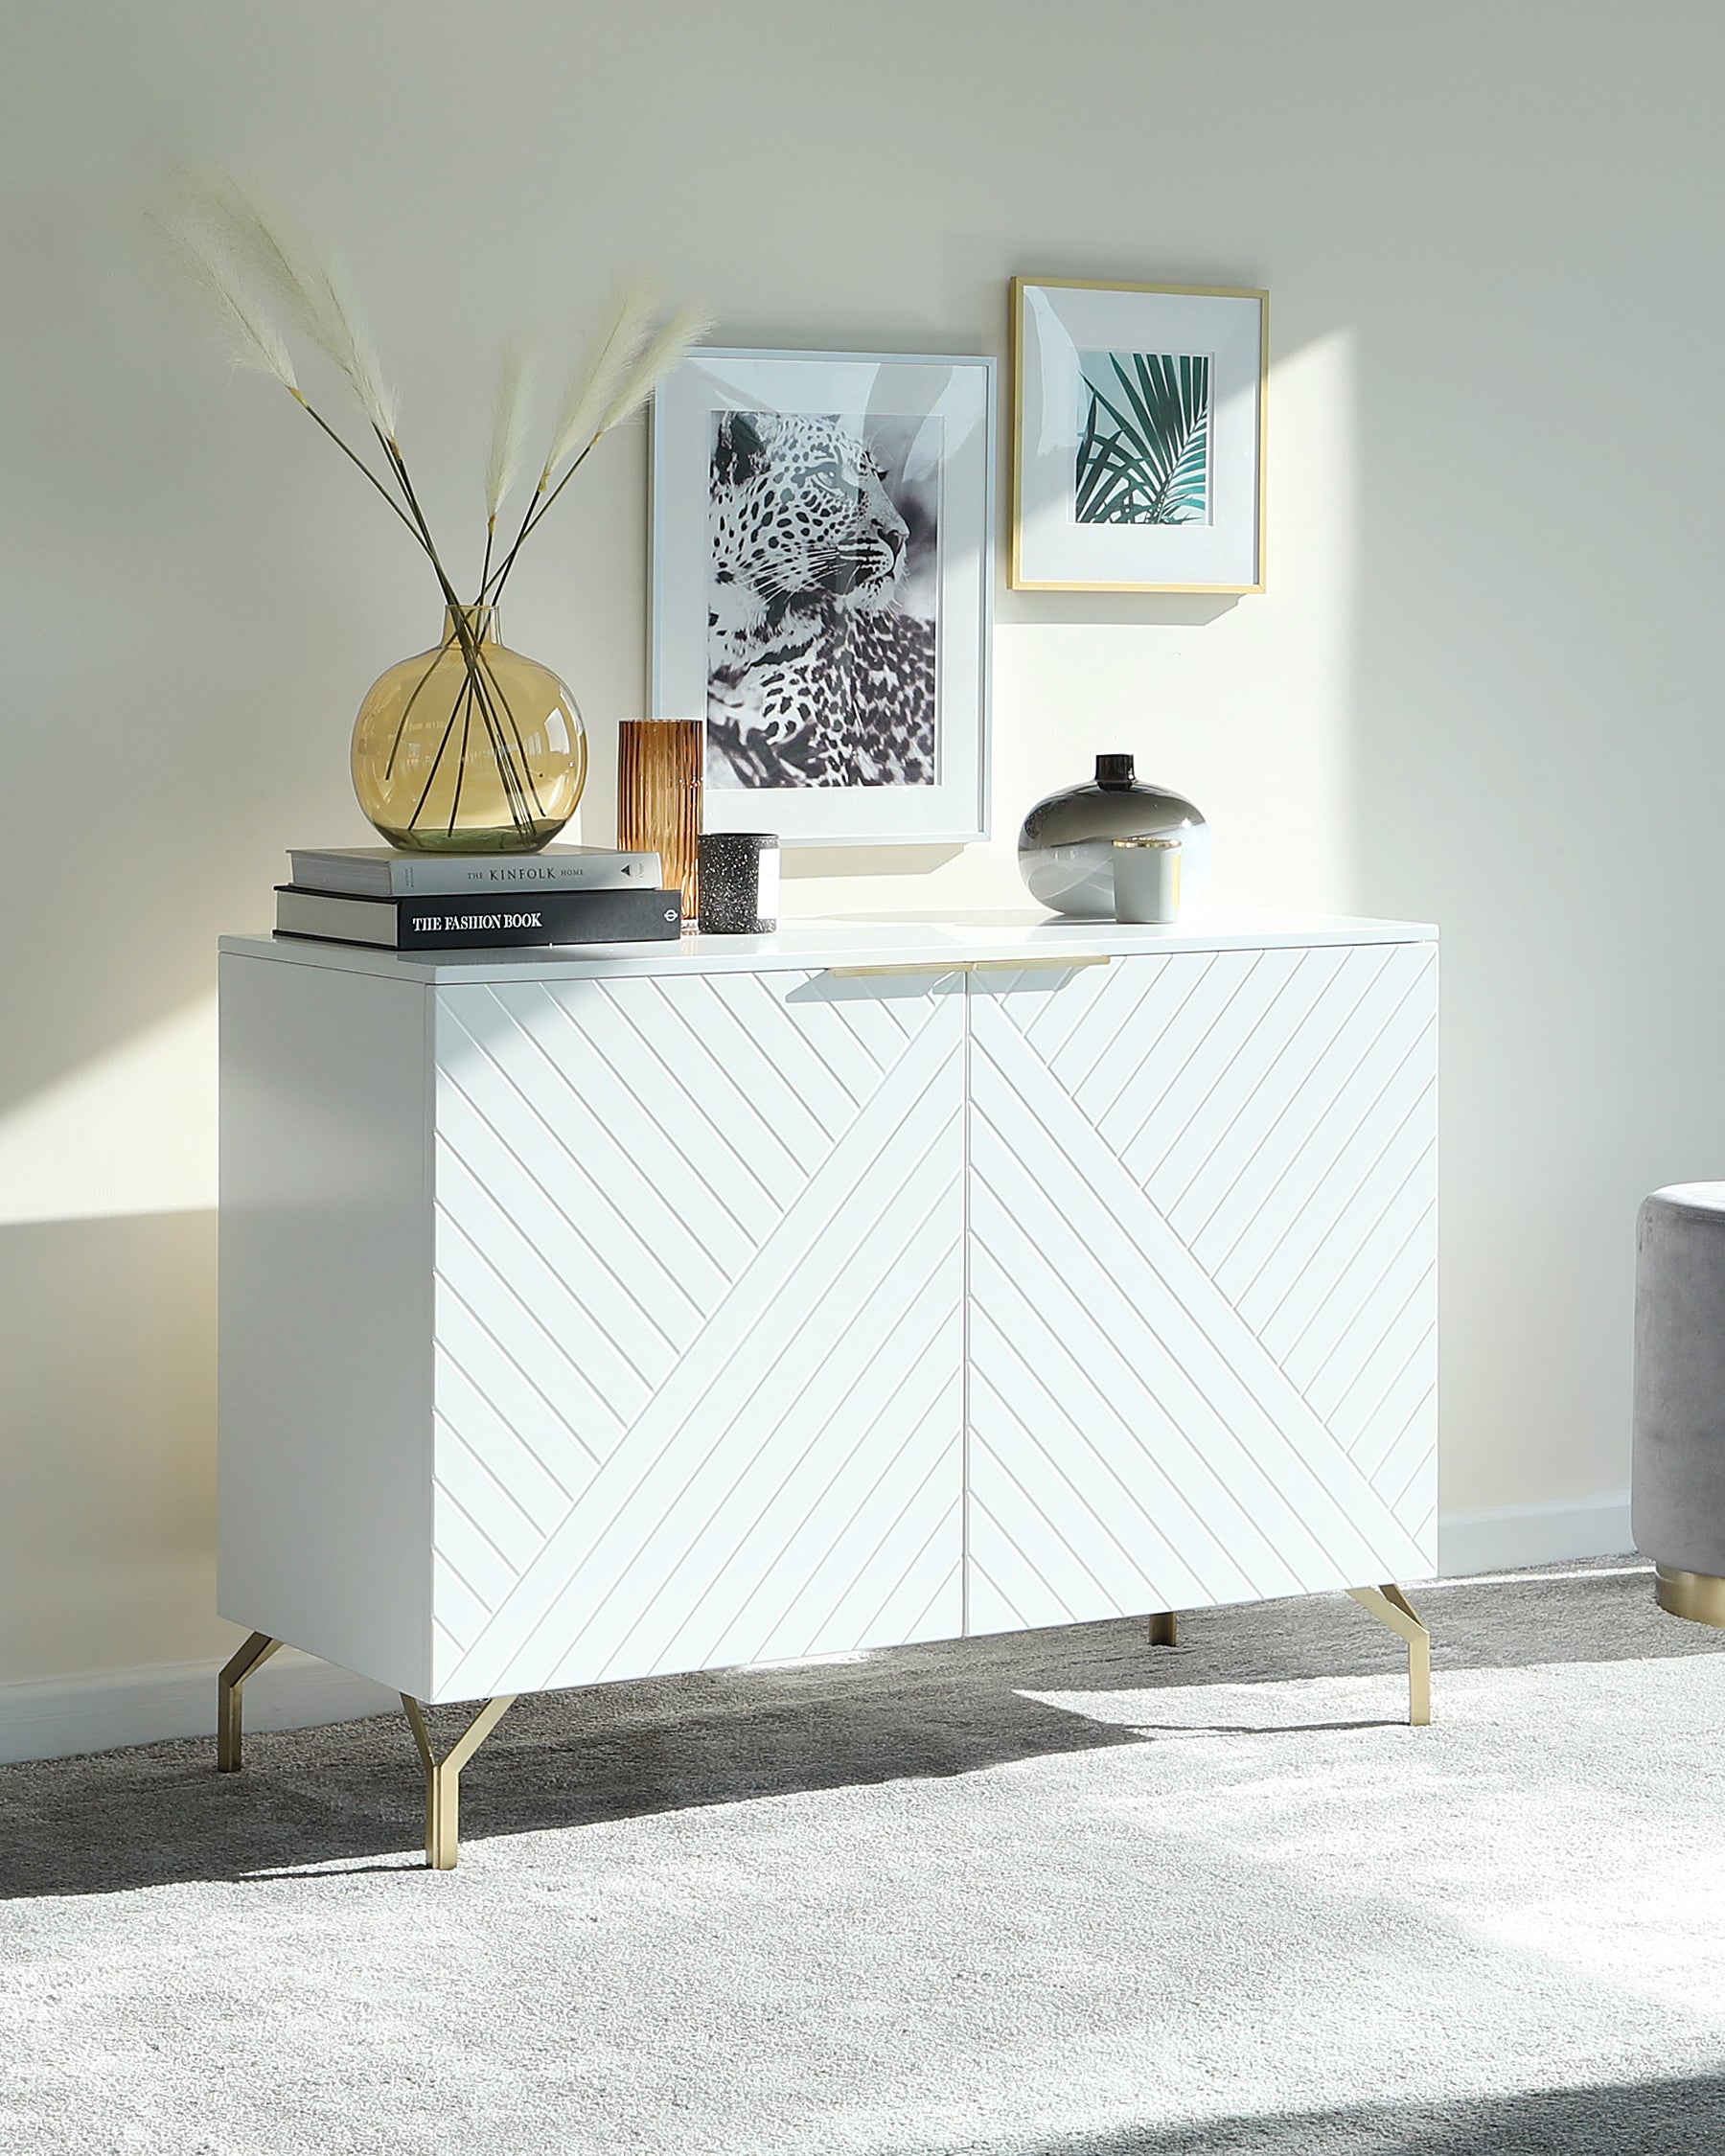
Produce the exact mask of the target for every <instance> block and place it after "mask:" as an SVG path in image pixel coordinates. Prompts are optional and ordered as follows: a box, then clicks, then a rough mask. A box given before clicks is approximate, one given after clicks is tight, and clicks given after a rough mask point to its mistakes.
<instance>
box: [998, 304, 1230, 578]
mask: <svg viewBox="0 0 1725 2156" xmlns="http://www.w3.org/2000/svg"><path fill="white" fill-rule="evenodd" d="M1012 347H1013V426H1012V554H1011V565H1010V571H1009V581H1010V584H1011V586H1012V588H1013V589H1014V590H1015V591H1199V592H1233V593H1245V592H1257V591H1262V590H1263V588H1264V420H1265V401H1266V400H1265V391H1266V387H1267V382H1268V372H1269V350H1270V295H1269V293H1268V292H1264V291H1259V290H1256V289H1252V288H1247V287H1210V286H1191V285H1109V284H1100V283H1096V282H1093V281H1092V280H1088V279H1084V278H1070V277H1069V278H1060V277H1015V278H1014V279H1013V280H1012Z"/></svg>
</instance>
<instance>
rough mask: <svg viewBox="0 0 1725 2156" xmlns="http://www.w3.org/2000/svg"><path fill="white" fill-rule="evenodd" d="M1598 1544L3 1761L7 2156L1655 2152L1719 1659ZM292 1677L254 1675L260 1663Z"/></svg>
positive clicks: (1670, 2119)
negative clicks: (437, 1844)
mask: <svg viewBox="0 0 1725 2156" xmlns="http://www.w3.org/2000/svg"><path fill="white" fill-rule="evenodd" d="M1635 1565H1636V1561H1635V1560H1633V1559H1622V1560H1618V1561H1616V1562H1615V1563H1607V1564H1605V1565H1603V1566H1601V1567H1599V1568H1592V1569H1588V1570H1585V1571H1582V1572H1580V1573H1579V1574H1578V1575H1572V1576H1568V1577H1551V1576H1546V1575H1544V1574H1541V1573H1531V1574H1508V1575H1505V1576H1504V1577H1502V1578H1499V1579H1496V1580H1492V1581H1486V1582H1482V1583H1479V1584H1449V1585H1445V1586H1442V1587H1436V1588H1431V1589H1428V1590H1426V1591H1424V1593H1423V1594H1422V1595H1416V1599H1418V1600H1420V1601H1421V1603H1422V1606H1423V1607H1424V1608H1425V1610H1426V1614H1427V1615H1428V1617H1430V1619H1431V1621H1432V1623H1433V1626H1434V1630H1435V1632H1436V1634H1437V1637H1438V1655H1437V1663H1438V1680H1437V1686H1436V1712H1437V1720H1436V1722H1435V1724H1434V1727H1433V1728H1432V1729H1430V1730H1428V1731H1412V1730H1409V1729H1407V1728H1406V1727H1405V1726H1404V1725H1402V1724H1401V1722H1400V1721H1399V1720H1398V1717H1399V1715H1400V1713H1401V1712H1402V1709H1403V1700H1404V1693H1403V1687H1402V1685H1401V1682H1400V1680H1399V1676H1398V1674H1397V1672H1398V1670H1399V1668H1400V1666H1401V1664H1400V1650H1399V1648H1398V1646H1397V1644H1396V1642H1395V1641H1394V1640H1392V1639H1391V1637H1390V1635H1389V1634H1388V1633H1384V1632H1381V1631H1380V1630H1379V1628H1378V1627H1376V1626H1374V1625H1373V1624H1372V1623H1371V1622H1370V1621H1369V1620H1368V1618H1367V1617H1364V1616H1363V1615H1362V1614H1361V1613H1360V1612H1359V1611H1357V1610H1356V1609H1355V1608H1354V1607H1353V1605H1352V1604H1351V1603H1349V1602H1347V1601H1345V1599H1343V1598H1341V1597H1330V1596H1324V1597H1319V1598H1315V1599H1313V1600H1310V1601H1303V1602H1289V1603H1281V1604H1276V1605H1272V1606H1270V1607H1267V1608H1261V1609H1250V1610H1230V1611H1217V1612H1211V1613H1208V1614H1206V1615H1203V1616H1200V1617H1193V1618H1190V1619H1188V1620H1186V1624H1185V1630H1184V1643H1183V1644H1182V1646H1180V1647H1179V1648H1177V1649H1174V1650H1166V1649H1160V1650H1156V1651H1154V1652H1152V1651H1150V1650H1148V1649H1147V1648H1146V1647H1145V1646H1143V1644H1142V1643H1141V1640H1142V1628H1141V1626H1140V1625H1138V1624H1137V1623H1132V1624H1100V1625H1090V1626H1085V1627H1082V1628H1078V1629H1075V1630H1071V1631H1066V1632H1044V1633H1036V1634H1030V1635H1023V1636H1019V1637H1014V1638H1007V1639H1002V1640H979V1641H973V1642H971V1643H970V1644H968V1645H961V1646H942V1647H926V1648H916V1649H909V1650H905V1651H902V1652H897V1653H892V1654H882V1655H876V1656H871V1657H868V1658H865V1659H862V1660H859V1661H856V1662H852V1663H822V1664H818V1665H804V1666H800V1667H785V1668H775V1669H768V1670H755V1671H738V1672H724V1673H721V1674H715V1675H708V1676H701V1677H694V1678H678V1679H665V1680H660V1681H657V1682H655V1683H651V1684H636V1685H627V1686H610V1687H607V1688H605V1689H603V1690H599V1691H595V1692H588V1693H564V1694H560V1695H555V1696H550V1697H545V1698H540V1699H537V1700H531V1701H525V1702H523V1703H522V1705H521V1706H520V1707H519V1708H517V1709H516V1710H515V1712H514V1713H513V1714H511V1715H510V1716H509V1717H508V1719H506V1721H505V1722H504V1723H503V1725H502V1727H501V1728H500V1729H499V1731H498V1732H497V1734H496V1735H495V1737H494V1738H493V1739H492V1741H491V1743H490V1744H489V1745H488V1746H487V1748H486V1749H485V1751H484V1752H482V1753H481V1754H480V1755H479V1757H478V1759H477V1760H476V1761H475V1762H474V1764H473V1765H472V1767H471V1768H470V1769H469V1771H468V1774H467V1777H466V1778H465V1784H464V1827H465V1835H464V1844H463V1860H462V1868H461V1869H460V1870H459V1871H457V1872H455V1873H453V1874H446V1875H441V1876H440V1875H436V1874H431V1873H427V1872H426V1871H424V1870H423V1869H419V1868H418V1839H419V1834H420V1829H421V1820H420V1809H419V1806H420V1785H419V1779H418V1770H417V1766H416V1763H415V1759H414V1755H413V1753H412V1750H411V1746H410V1743H409V1739H408V1736H407V1733H406V1731H405V1728H404V1726H403V1724H402V1723H401V1722H400V1721H399V1720H387V1719H386V1720H379V1721H371V1722H360V1723H350V1724H347V1725H346V1726H344V1727H341V1728H336V1729H330V1730H318V1731H311V1732H302V1733H294V1734H288V1735H274V1736H271V1735H260V1736H256V1737H253V1738H252V1739H251V1740H250V1741H249V1748H248V1761H249V1764H248V1768H247V1772H246V1773H245V1774H244V1775H242V1776H240V1777H222V1778H218V1777H217V1776H216V1775H215V1774H214V1772H213V1771H212V1760H211V1756H210V1748H209V1747H208V1746H207V1745H205V1744H201V1743H177V1744H164V1745H157V1746H152V1747H150V1748H147V1749H140V1750H135V1751H130V1752H122V1753H109V1754H104V1755H99V1756H96V1757H93V1758H86V1759H76V1760H58V1761H53V1762H47V1763H43V1764H39V1765H33V1766H22V1767H8V1768H4V1769H0V2150H4V2152H5V2156H37V2152H39V2151H53V2152H55V2156H59V2152H61V2151H66V2152H71V2151H77V2152H79V2156H105V2152H107V2151H131V2150H149V2151H152V2152H153V2151H158V2150H159V2151H172V2152H173V2156H256V2152H268V2156H277V2152H280V2156H288V2152H292V2156H306V2152H319V2156H321V2152H323V2151H330V2152H333V2156H371V2152H373V2151H376V2152H389V2156H396V2152H398V2151H399V2152H403V2156H405V2152H413V2156H418V2152H421V2151H426V2152H429V2151H432V2150H438V2151H445V2150H449V2151H462V2152H473V2156H494V2152H495V2156H537V2152H539V2151H555V2152H556V2156H588V2152H589V2151H590V2152H592V2156H600V2152H603V2156H614V2152H621V2156H633V2152H635V2151H651V2152H653V2156H658V2152H660V2151H665V2152H676V2156H909V2152H914V2156H960V2152H963V2156H1152V2152H1156V2156H1175V2152H1179V2156H1210V2152H1218V2156H1222V2152H1226V2156H1233V2152H1235V2151H1238V2152H1241V2156H1245V2152H1248V2151H1251V2152H1271V2156H1389V2152H1391V2151H1394V2152H1398V2156H1472V2152H1474V2151H1476V2150H1490V2151H1499V2150H1503V2151H1512V2152H1513V2151H1522V2150H1540V2151H1544V2150H1551V2151H1557V2150H1562V2151H1565V2152H1566V2156H1639V2152H1642V2151H1645V2152H1647V2156H1653V2152H1655V2151H1658V2152H1660V2156H1665V2152H1668V2151H1683V2150H1689V2149H1696V2150H1699V2149H1703V2148H1706V2149H1710V2150H1712V2149H1714V2148H1715V2147H1716V2145H1718V2142H1719V2140H1720V2137H1721V2135H1722V2134H1725V1755H1722V1754H1721V1751H1720V1746H1719V1741H1718V1740H1719V1732H1720V1730H1721V1727H1722V1726H1725V1661H1722V1660H1721V1659H1720V1655H1719V1653H1718V1651H1717V1650H1718V1647H1719V1645H1720V1644H1721V1641H1720V1639H1719V1637H1718V1636H1715V1635H1714V1634H1712V1633H1708V1632H1705V1631H1702V1630H1700V1629H1699V1628H1696V1627H1692V1626H1689V1625H1685V1624H1682V1623H1680V1622H1679V1621H1678V1620H1677V1619H1675V1618H1670V1617H1664V1616H1662V1615H1660V1614H1659V1613H1658V1612H1657V1611H1656V1610H1654V1609H1653V1607H1652V1604H1651V1596H1650V1592H1649V1581H1648V1576H1647V1574H1646V1572H1645V1571H1642V1570H1639V1569H1636V1570H1631V1569H1627V1568H1632V1567H1634V1566H1635ZM268 1681H269V1673H268V1671H267V1669H265V1671H263V1672H262V1673H261V1674H260V1675H259V1677H258V1678H257V1679H256V1680H255V1683H256V1684H257V1686H259V1687H262V1686H265V1685H266V1684H267V1683H268Z"/></svg>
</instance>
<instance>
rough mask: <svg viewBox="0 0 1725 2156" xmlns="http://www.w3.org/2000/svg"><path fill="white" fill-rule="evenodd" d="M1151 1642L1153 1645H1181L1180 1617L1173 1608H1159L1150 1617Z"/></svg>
mask: <svg viewBox="0 0 1725 2156" xmlns="http://www.w3.org/2000/svg"><path fill="white" fill-rule="evenodd" d="M1150 1644H1151V1645H1152V1646H1153V1647H1177V1646H1179V1644H1180V1619H1179V1617H1176V1616H1175V1614H1174V1612H1173V1611H1172V1610H1158V1611H1157V1613H1156V1615H1155V1616H1154V1617H1152V1618H1151V1619H1150Z"/></svg>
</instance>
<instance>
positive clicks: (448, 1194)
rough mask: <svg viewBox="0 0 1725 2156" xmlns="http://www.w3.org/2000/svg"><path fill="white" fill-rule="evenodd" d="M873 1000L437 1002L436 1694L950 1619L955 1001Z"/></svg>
mask: <svg viewBox="0 0 1725 2156" xmlns="http://www.w3.org/2000/svg"><path fill="white" fill-rule="evenodd" d="M889 1000H890V1008H887V1007H886V1004H887V1002H888V998H886V997H885V995H883V996H880V997H869V996H867V995H859V994H857V993H855V990H854V985H853V984H849V983H846V984H843V992H837V991H834V992H829V991H828V988H827V987H826V986H825V985H823V976H811V975H807V974H781V975H762V974H748V973H740V974H726V975H704V976H703V975H692V976H681V977H678V978H675V979H671V978H666V977H663V976H659V977H654V976H645V975H644V976H636V977H632V978H622V979H610V980H603V981H602V980H586V981H571V982H559V983H555V984H553V983H547V982H535V983H521V984H506V985H501V986H495V985H488V986H483V987H481V986H477V985H475V986H474V987H472V988H471V989H470V988H466V987H459V988H455V989H451V990H449V991H446V992H445V993H444V994H443V996H442V997H440V1029H439V1036H438V1062H439V1082H440V1087H441V1088H442V1103H441V1109H440V1126H441V1129H442V1131H443V1134H444V1137H445V1142H444V1145H443V1147H442V1149H441V1151H440V1156H439V1164H438V1176H439V1188H438V1200H439V1209H438V1222H439V1230H438V1232H439V1242H438V1264H439V1273H440V1287H439V1298H440V1301H439V1307H440V1320H439V1323H440V1341H439V1348H440V1353H439V1359H438V1372H439V1375H438V1379H437V1384H438V1409H439V1435H438V1472H437V1480H436V1485H435V1494H434V1504H435V1506H436V1508H437V1509H436V1520H437V1525H436V1530H435V1539H436V1541H437V1544H438V1556H439V1566H438V1573H437V1588H436V1593H437V1594H438V1597H439V1601H438V1632H437V1650H436V1651H437V1658H438V1659H437V1665H436V1671H435V1675H436V1688H435V1695H434V1696H436V1697H440V1698H446V1699H454V1698H466V1697H474V1696H479V1695H481V1694H484V1693H487V1692H492V1691H495V1690H499V1689H511V1690H514V1689H519V1688H524V1687H529V1686H544V1685H548V1684H551V1683H559V1684H576V1683H583V1682H588V1681H593V1680H596V1679H598V1678H600V1677H605V1676H609V1677H620V1676H626V1675H637V1674H645V1673H648V1672H649V1671H652V1670H655V1669H668V1668H678V1669H680V1668H690V1667H700V1666H703V1665H711V1664H713V1663H724V1662H733V1661H745V1660H752V1659H758V1658H760V1657H762V1656H780V1655H785V1654H796V1653H827V1652H839V1651H844V1650H848V1649H854V1648H857V1647H860V1646H864V1645H870V1644H876V1643H882V1642H883V1641H884V1640H885V1638H886V1637H887V1636H890V1637H891V1638H893V1639H903V1638H905V1637H907V1634H906V1632H905V1630H904V1629H903V1628H904V1627H906V1626H914V1627H920V1628H921V1629H922V1632H923V1634H924V1636H931V1637H938V1636H941V1635H950V1634H953V1633H955V1632H956V1631H957V1630H958V1629H959V1625H960V1617H961V1610H960V1600H961V1593H962V1581H961V1577H960V1572H959V1570H958V1568H957V1566H956V1564H955V1562H954V1560H955V1555H956V1548H957V1544H956V1532H957V1518H958V1504H959V1488H960V1486H959V1473H960V1456H959V1455H960V1421H961V1416H960V1411H959V1388H960V1355H961V1330H962V1313H961V1307H960V1305H961V1299H962V1264H963V1247H962V1220H963V1200H962V1187H961V1185H962V1116H961V1109H962V1102H961V1075H962V1034H963V1014H964V1003H963V998H962V995H961V994H958V995H954V994H953V993H952V992H951V986H950V984H948V987H947V988H946V990H945V991H944V992H939V991H936V990H935V989H933V988H932V987H931V989H930V990H929V991H928V992H927V993H917V994H909V993H907V992H906V989H905V985H904V984H903V983H895V984H894V985H893V989H892V994H891V997H890V998H889ZM494 1178H509V1179H512V1180H510V1181H508V1182H507V1184H506V1185H505V1186H501V1187H498V1188H497V1189H496V1192H495V1197H494V1195H493V1193H492V1188H491V1183H492V1181H493V1179H494ZM595 1190H597V1191H598V1192H599V1193H600V1195H599V1196H598V1198H597V1200H596V1201H595V1200H594V1199H593V1197H592V1193H593V1192H594V1191H595ZM536 1193H537V1196H536ZM536 1207H537V1208H538V1210H537V1211H536V1210H535V1208H536ZM505 1215H509V1216H512V1217H511V1218H510V1219H508V1220H506V1219H505V1218H504V1216H505ZM529 1222H531V1223H533V1225H531V1226H529V1225H527V1224H528V1223H529ZM622 1246H626V1247H627V1248H628V1249H629V1250H631V1252H632V1253H634V1252H645V1253H648V1255H647V1259H646V1262H640V1261H637V1262H634V1263H632V1265H631V1266H629V1267H626V1268H620V1267H618V1266H617V1265H615V1264H614V1262H613V1260H614V1258H615V1256H616V1253H617V1250H618V1249H619V1247H622ZM523 1283H527V1284H528V1285H526V1286H525V1288H524V1286H523ZM457 1286H458V1287H459V1295H458V1294H457V1293H456V1289H457ZM619 1298H629V1299H631V1300H632V1301H633V1302H634V1303H635V1305H636V1306H637V1307H636V1308H635V1310H634V1311H633V1313H632V1315H631V1313H630V1312H629V1311H628V1310H626V1309H620V1308H619ZM619 1338H620V1339H623V1340H626V1341H628V1342H630V1343H631V1344H630V1355H631V1357H632V1360H633V1363H634V1365H635V1368H634V1370H632V1371H631V1373H630V1374H631V1375H632V1377H634V1379H635V1384H634V1388H633V1389H632V1391H631V1392H630V1394H629V1396H628V1397H627V1398H625V1396H624V1394H623V1392H622V1391H621V1390H620V1389H619V1388H620V1386H621V1383H622V1379H623V1371H624V1365H622V1364H621V1363H620V1362H618V1361H617V1360H616V1359H615V1358H616V1350H615V1348H609V1352H608V1346H607V1342H609V1341H612V1340H617V1339H619ZM649 1342H653V1343H656V1353H655V1354H654V1355H652V1356H650V1355H649V1353H648V1349H647V1345H646V1344H645V1343H649ZM608 1371H609V1373H610V1375H609V1376H608V1375H607V1374H606V1373H607V1372H608ZM642 1380H645V1381H646V1382H645V1384H643V1383H642V1382H641V1381H642ZM598 1388H603V1393H602V1392H601V1390H600V1389H598ZM607 1401H609V1403H610V1405H609V1407H608V1406H606V1405H605V1403H606V1402H607ZM505 1427H506V1428H507V1429H508V1430H509V1432H510V1434H511V1443H510V1444H509V1445H504V1444H502V1443H500V1442H499V1435H498V1434H499V1430H500V1428H505ZM582 1446H584V1447H585V1448H586V1451H585V1453H581V1454H578V1452H577V1448H578V1447H582ZM572 1456H581V1457H583V1458H584V1462H585V1465H584V1471H583V1473H582V1474H581V1476H580V1477H579V1478H578V1479H573V1480H574V1487H572V1488H569V1487H566V1486H565V1485H567V1484H568V1483H569V1482H570V1481H571V1479H572V1478H571V1477H570V1475H569V1471H568V1465H567V1463H568V1460H569V1459H570V1458H571V1457H572ZM476 1460H483V1461H484V1463H485V1466H486V1468H487V1470H489V1475H488V1477H487V1478H486V1479H481V1478H480V1477H479V1476H478V1475H477V1474H476V1473H475V1462H476ZM554 1466H557V1467H560V1468H561V1479H558V1478H554V1477H553V1476H552V1474H551V1473H550V1472H549V1471H550V1469H551V1468H552V1467H554ZM883 1627H884V1628H885V1630H883V1629H882V1628H883ZM504 1673H507V1674H508V1676H509V1683H508V1685H507V1686H504V1685H503V1684H502V1683H501V1677H502V1675H503V1674H504Z"/></svg>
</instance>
